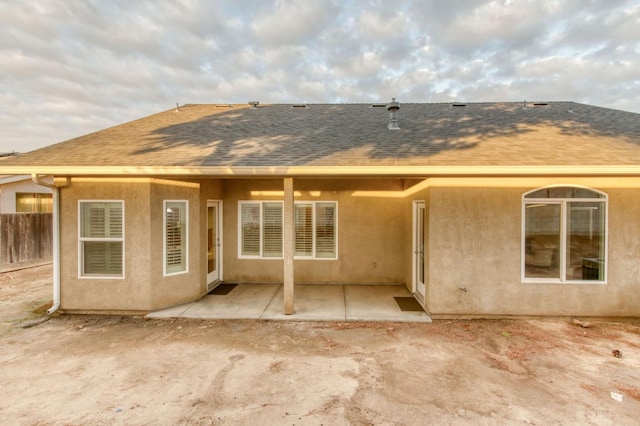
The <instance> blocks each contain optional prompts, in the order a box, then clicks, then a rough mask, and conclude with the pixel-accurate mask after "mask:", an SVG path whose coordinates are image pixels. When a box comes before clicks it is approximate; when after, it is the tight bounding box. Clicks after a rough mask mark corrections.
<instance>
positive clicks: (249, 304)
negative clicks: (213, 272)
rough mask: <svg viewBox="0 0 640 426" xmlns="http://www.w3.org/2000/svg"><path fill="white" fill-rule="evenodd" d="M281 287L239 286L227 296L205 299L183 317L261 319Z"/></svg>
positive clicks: (272, 285)
mask: <svg viewBox="0 0 640 426" xmlns="http://www.w3.org/2000/svg"><path fill="white" fill-rule="evenodd" d="M279 287H281V285H279V284H238V286H237V287H236V288H234V289H233V290H232V291H231V292H230V293H229V294H227V295H224V296H211V295H207V296H205V297H203V298H202V299H200V300H199V301H198V302H196V303H194V304H193V305H192V306H190V307H189V309H187V310H186V311H185V312H184V313H183V314H182V315H181V317H184V318H211V319H226V318H231V319H259V318H260V317H261V316H262V313H263V312H264V311H265V309H266V308H267V306H269V303H270V302H271V300H272V299H273V298H274V296H275V294H276V292H277V291H278V288H279Z"/></svg>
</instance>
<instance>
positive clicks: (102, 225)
mask: <svg viewBox="0 0 640 426" xmlns="http://www.w3.org/2000/svg"><path fill="white" fill-rule="evenodd" d="M79 228H80V230H79V234H80V262H79V263H80V275H81V276H84V277H94V276H95V277H107V278H120V277H123V276H124V202H122V201H80V204H79Z"/></svg>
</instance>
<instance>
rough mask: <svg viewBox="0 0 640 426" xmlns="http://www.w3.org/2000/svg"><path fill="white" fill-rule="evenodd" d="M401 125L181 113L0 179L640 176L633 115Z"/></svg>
mask: <svg viewBox="0 0 640 426" xmlns="http://www.w3.org/2000/svg"><path fill="white" fill-rule="evenodd" d="M382 105H384V104H382ZM397 116H398V125H399V127H400V130H389V129H388V128H387V124H388V122H389V112H388V111H387V109H386V108H385V107H384V106H383V107H373V106H372V104H310V105H307V106H306V107H304V108H301V107H294V105H289V104H278V105H260V107H258V108H251V107H249V105H222V106H220V105H184V106H182V107H180V110H179V112H178V111H176V110H175V109H171V110H168V111H164V112H161V113H158V114H154V115H151V116H148V117H144V118H141V119H139V120H136V121H132V122H129V123H125V124H122V125H119V126H115V127H112V128H108V129H105V130H101V131H98V132H95V133H91V134H88V135H85V136H81V137H78V138H75V139H71V140H68V141H66V142H62V143H59V144H56V145H51V146H48V147H46V148H42V149H39V150H36V151H32V152H29V153H26V154H22V155H19V156H16V157H13V158H8V159H5V160H4V161H3V162H2V170H3V173H12V172H14V173H17V172H20V171H21V172H22V173H29V171H30V172H37V173H53V174H56V175H73V174H98V175H99V174H119V173H129V174H138V175H144V174H169V175H171V174H177V175H186V174H194V173H195V174H200V175H220V174H222V175H254V176H255V175H262V174H274V175H276V174H279V175H295V174H316V175H322V174H325V173H329V174H345V173H346V174H351V172H350V171H354V172H353V174H376V173H381V172H384V173H383V174H400V175H403V174H409V175H417V174H422V175H427V174H430V173H436V172H437V171H439V170H442V171H444V170H450V171H453V170H457V171H458V174H465V171H469V170H476V171H477V170H485V171H486V174H491V171H492V170H496V171H497V170H502V169H504V170H511V171H512V172H511V173H509V174H514V173H513V171H514V169H516V168H517V169H518V170H523V173H525V171H527V170H531V171H535V170H538V171H539V172H540V173H542V172H543V171H544V170H547V173H549V170H554V169H557V170H561V169H564V170H573V172H574V173H576V172H577V171H578V170H582V171H585V172H594V173H595V172H597V171H598V170H602V171H604V170H612V167H613V168H617V169H619V170H626V173H627V174H630V173H639V172H640V114H635V113H630V112H624V111H618V110H612V109H607V108H599V107H595V106H590V105H584V104H577V103H572V102H549V103H545V104H543V105H534V104H533V103H528V104H527V105H526V107H524V104H523V103H522V102H518V103H467V104H466V105H465V106H454V105H452V104H444V103H440V104H415V103H414V104H401V105H400V110H399V111H398V114H397ZM356 171H357V172H356ZM469 173H471V172H469ZM603 173H604V172H603ZM445 174H446V173H445ZM516 174H518V173H516Z"/></svg>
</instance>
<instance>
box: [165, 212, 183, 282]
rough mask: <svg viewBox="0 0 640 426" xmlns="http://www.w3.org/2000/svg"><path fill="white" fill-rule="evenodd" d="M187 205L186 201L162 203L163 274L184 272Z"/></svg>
mask: <svg viewBox="0 0 640 426" xmlns="http://www.w3.org/2000/svg"><path fill="white" fill-rule="evenodd" d="M187 218H188V205H187V202H186V201H165V202H164V274H165V275H171V274H177V273H181V272H186V271H187V270H188V267H187V258H188V254H187V251H188V247H189V246H188V244H187V229H188V227H187Z"/></svg>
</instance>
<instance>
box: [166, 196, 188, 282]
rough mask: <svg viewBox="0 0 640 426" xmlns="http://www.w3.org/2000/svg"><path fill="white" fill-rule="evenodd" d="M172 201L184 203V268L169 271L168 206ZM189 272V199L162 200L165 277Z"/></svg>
mask: <svg viewBox="0 0 640 426" xmlns="http://www.w3.org/2000/svg"><path fill="white" fill-rule="evenodd" d="M170 203H182V204H183V205H184V222H185V223H184V235H183V239H184V253H183V255H184V269H183V270H179V271H173V272H167V254H168V253H167V208H168V207H167V206H168V204H170ZM188 272H189V200H163V202H162V275H163V276H165V277H169V276H173V275H181V274H186V273H188Z"/></svg>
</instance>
